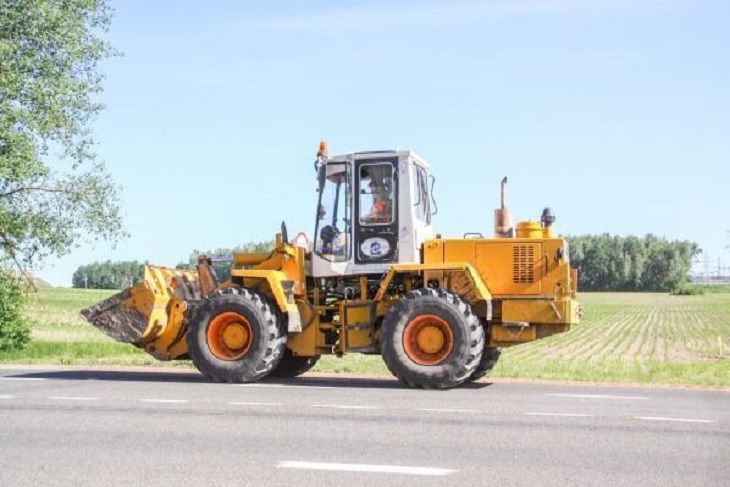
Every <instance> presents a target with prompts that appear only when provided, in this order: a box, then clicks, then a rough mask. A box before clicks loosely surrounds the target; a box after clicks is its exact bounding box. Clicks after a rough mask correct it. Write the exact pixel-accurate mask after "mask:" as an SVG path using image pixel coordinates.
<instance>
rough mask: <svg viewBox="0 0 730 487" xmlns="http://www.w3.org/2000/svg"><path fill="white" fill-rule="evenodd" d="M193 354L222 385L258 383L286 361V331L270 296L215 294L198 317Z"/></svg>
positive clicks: (232, 291) (235, 291)
mask: <svg viewBox="0 0 730 487" xmlns="http://www.w3.org/2000/svg"><path fill="white" fill-rule="evenodd" d="M186 338H187V343H188V354H189V355H190V358H191V359H192V361H193V363H194V364H195V366H196V367H197V368H198V370H200V372H202V373H203V375H205V376H206V377H208V378H209V379H212V380H214V381H216V382H252V381H256V380H259V379H261V378H263V377H265V376H266V375H268V374H269V373H270V372H271V371H272V370H273V369H274V368H275V367H276V366H277V365H278V363H279V361H280V360H281V358H282V356H283V353H284V350H285V347H286V345H285V344H286V331H285V330H284V327H283V325H282V320H281V316H280V315H279V312H278V310H277V309H276V308H275V307H274V306H273V305H272V304H271V303H270V302H269V299H268V298H267V297H266V296H263V295H261V294H258V293H256V292H253V291H249V290H247V289H241V288H227V289H221V290H218V291H215V292H214V293H213V294H212V295H211V296H210V297H209V298H208V299H207V300H206V301H205V302H204V303H203V304H202V305H201V306H200V307H199V308H198V309H197V310H196V312H195V315H194V317H193V319H192V320H191V324H190V326H189V328H188V332H187V336H186Z"/></svg>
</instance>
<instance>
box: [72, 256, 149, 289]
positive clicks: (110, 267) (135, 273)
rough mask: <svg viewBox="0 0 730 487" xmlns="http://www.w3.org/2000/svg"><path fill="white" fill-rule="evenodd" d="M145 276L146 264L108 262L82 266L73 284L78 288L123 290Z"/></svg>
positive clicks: (133, 261)
mask: <svg viewBox="0 0 730 487" xmlns="http://www.w3.org/2000/svg"><path fill="white" fill-rule="evenodd" d="M143 275H144V262H138V261H136V260H130V261H122V262H112V261H111V260H107V261H106V262H94V263H92V264H87V265H82V266H80V267H79V268H78V269H76V272H74V275H73V278H72V283H73V287H78V288H89V289H121V288H124V287H127V286H133V285H134V284H137V283H138V282H140V281H141V280H142V278H143Z"/></svg>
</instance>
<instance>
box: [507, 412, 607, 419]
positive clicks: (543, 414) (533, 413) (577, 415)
mask: <svg viewBox="0 0 730 487" xmlns="http://www.w3.org/2000/svg"><path fill="white" fill-rule="evenodd" d="M522 414H526V415H528V416H565V417H567V418H595V417H596V416H595V415H594V414H578V413H537V412H526V413H522Z"/></svg>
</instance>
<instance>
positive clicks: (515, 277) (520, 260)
mask: <svg viewBox="0 0 730 487" xmlns="http://www.w3.org/2000/svg"><path fill="white" fill-rule="evenodd" d="M534 262H535V247H533V246H532V245H515V246H514V247H513V253H512V271H513V272H512V282H513V283H515V284H532V283H533V282H535V266H534Z"/></svg>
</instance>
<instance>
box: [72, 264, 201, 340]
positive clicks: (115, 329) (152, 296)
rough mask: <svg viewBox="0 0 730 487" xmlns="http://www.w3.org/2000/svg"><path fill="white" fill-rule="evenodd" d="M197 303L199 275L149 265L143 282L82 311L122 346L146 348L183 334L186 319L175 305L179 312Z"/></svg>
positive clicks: (91, 321)
mask: <svg viewBox="0 0 730 487" xmlns="http://www.w3.org/2000/svg"><path fill="white" fill-rule="evenodd" d="M197 299H200V286H199V285H198V273H197V272H195V271H183V270H179V269H169V268H166V267H158V266H151V265H147V266H145V270H144V281H143V282H141V283H140V284H137V285H136V286H133V287H130V288H127V289H125V290H124V291H122V292H120V293H117V294H115V295H114V296H112V297H110V298H107V299H105V300H104V301H102V302H100V303H98V304H96V305H94V306H91V307H89V308H85V309H83V310H81V315H82V316H83V317H84V318H85V319H86V320H87V321H88V322H89V323H91V324H92V325H94V326H95V327H97V328H99V329H100V330H102V331H103V332H104V333H106V334H107V335H109V336H110V337H112V338H113V339H115V340H116V341H118V342H122V343H132V344H135V345H137V346H145V345H146V344H149V343H151V342H154V341H155V340H157V339H159V338H161V337H163V336H164V335H168V334H169V333H170V332H173V331H174V332H175V333H177V332H178V331H179V329H180V327H181V326H182V315H181V314H180V313H174V312H173V309H172V308H173V307H172V306H171V302H172V301H176V302H177V303H178V305H177V306H176V308H177V309H180V303H181V302H182V305H183V306H182V307H183V310H184V308H186V307H187V306H186V305H187V302H188V301H192V300H197ZM170 328H175V330H171V329H170Z"/></svg>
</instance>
